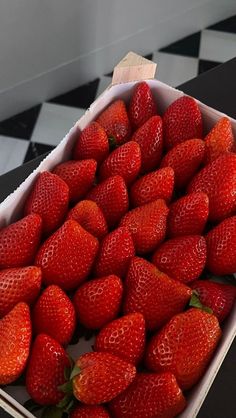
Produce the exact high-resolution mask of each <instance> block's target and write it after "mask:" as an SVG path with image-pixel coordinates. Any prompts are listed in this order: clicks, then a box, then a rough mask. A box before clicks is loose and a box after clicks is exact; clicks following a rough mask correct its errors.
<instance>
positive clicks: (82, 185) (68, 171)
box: [53, 160, 97, 202]
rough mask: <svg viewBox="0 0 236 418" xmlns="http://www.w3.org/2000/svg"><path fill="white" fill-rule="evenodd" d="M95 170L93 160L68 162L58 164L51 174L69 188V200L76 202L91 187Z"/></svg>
mask: <svg viewBox="0 0 236 418" xmlns="http://www.w3.org/2000/svg"><path fill="white" fill-rule="evenodd" d="M96 169H97V163H96V161H95V160H82V161H73V160H70V161H66V162H65V163H61V164H58V165H57V166H56V167H55V168H54V170H53V173H54V174H57V175H58V176H59V177H60V178H61V179H62V180H64V182H65V183H66V184H67V186H68V187H69V200H70V201H72V202H78V200H80V199H81V198H82V197H84V196H85V195H86V193H88V191H89V190H90V189H91V187H92V186H93V183H94V180H95V172H96Z"/></svg>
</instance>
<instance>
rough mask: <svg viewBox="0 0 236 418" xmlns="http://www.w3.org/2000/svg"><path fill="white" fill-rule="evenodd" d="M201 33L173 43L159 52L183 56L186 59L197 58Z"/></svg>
mask: <svg viewBox="0 0 236 418" xmlns="http://www.w3.org/2000/svg"><path fill="white" fill-rule="evenodd" d="M200 39H201V32H196V33H193V34H192V35H190V36H187V37H186V38H183V39H181V40H180V41H177V42H174V43H173V44H170V45H168V46H166V47H164V48H161V49H160V51H161V52H168V53H171V54H178V55H185V56H188V57H198V54H199V47H200Z"/></svg>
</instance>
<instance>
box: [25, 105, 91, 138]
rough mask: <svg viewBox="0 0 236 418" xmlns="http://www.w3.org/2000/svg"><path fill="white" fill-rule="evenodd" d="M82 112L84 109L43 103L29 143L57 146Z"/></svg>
mask: <svg viewBox="0 0 236 418" xmlns="http://www.w3.org/2000/svg"><path fill="white" fill-rule="evenodd" d="M84 112H85V110H84V109H79V108H75V107H69V106H60V105H56V104H53V103H44V104H43V106H42V108H41V111H40V114H39V117H38V120H37V123H36V125H35V128H34V131H33V134H32V137H31V141H32V142H38V143H41V144H48V145H57V144H58V143H59V142H60V141H61V140H62V139H63V137H64V136H65V135H66V134H67V132H68V131H69V130H70V128H72V126H73V125H74V124H75V122H76V121H77V120H78V119H79V118H80V117H81V116H82V115H83V114H84Z"/></svg>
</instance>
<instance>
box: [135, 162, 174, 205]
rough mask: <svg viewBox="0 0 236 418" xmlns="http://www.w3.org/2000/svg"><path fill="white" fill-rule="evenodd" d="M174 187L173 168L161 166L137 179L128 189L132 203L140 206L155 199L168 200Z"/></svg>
mask: <svg viewBox="0 0 236 418" xmlns="http://www.w3.org/2000/svg"><path fill="white" fill-rule="evenodd" d="M173 189H174V170H173V169H172V168H171V167H166V168H161V169H160V170H156V171H153V172H152V173H149V174H146V176H143V177H141V178H140V179H138V180H137V181H136V182H135V183H134V184H133V186H132V187H131V189H130V199H131V202H132V205H133V206H134V207H136V206H142V205H145V203H150V202H153V201H154V200H156V199H164V200H166V201H167V202H169V201H170V199H171V196H172V193H173Z"/></svg>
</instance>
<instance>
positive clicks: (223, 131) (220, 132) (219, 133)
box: [205, 117, 234, 164]
mask: <svg viewBox="0 0 236 418" xmlns="http://www.w3.org/2000/svg"><path fill="white" fill-rule="evenodd" d="M205 144H206V153H205V162H206V163H207V164H208V163H210V162H212V161H214V160H216V158H218V157H220V155H222V154H225V153H229V152H230V151H231V150H232V149H233V145H234V136H233V132H232V127H231V122H230V120H229V119H228V118H226V117H223V118H220V119H219V121H218V122H217V123H216V124H215V126H213V128H212V129H211V131H210V132H209V133H208V135H207V136H206V137H205Z"/></svg>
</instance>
